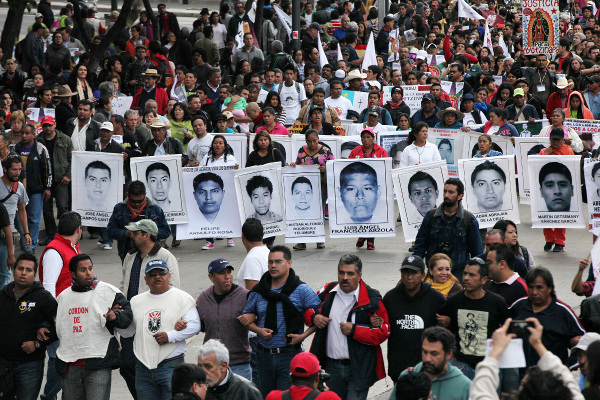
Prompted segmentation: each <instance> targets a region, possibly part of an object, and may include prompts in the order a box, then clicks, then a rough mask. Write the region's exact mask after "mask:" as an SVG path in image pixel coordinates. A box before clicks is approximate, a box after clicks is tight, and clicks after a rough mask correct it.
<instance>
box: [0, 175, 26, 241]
mask: <svg viewBox="0 0 600 400" xmlns="http://www.w3.org/2000/svg"><path fill="white" fill-rule="evenodd" d="M11 191H12V182H11V184H10V188H9V187H7V186H6V185H5V184H4V182H1V183H0V200H1V199H3V198H5V197H6V196H8V194H9V193H10V192H11ZM28 202H29V197H27V192H25V187H24V186H23V184H22V183H21V182H19V185H18V186H17V192H16V193H15V194H13V195H12V196H10V197H9V198H8V200H6V201H5V202H4V207H6V211H8V218H10V227H11V229H12V230H13V232H14V231H15V230H16V229H15V215H16V214H17V210H18V206H19V204H27V203H28Z"/></svg>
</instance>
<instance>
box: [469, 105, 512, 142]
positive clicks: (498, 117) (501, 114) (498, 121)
mask: <svg viewBox="0 0 600 400" xmlns="http://www.w3.org/2000/svg"><path fill="white" fill-rule="evenodd" d="M507 118H508V111H506V110H503V109H501V108H498V107H494V108H492V109H491V110H490V113H489V121H488V122H486V123H485V124H484V125H483V126H480V127H479V128H477V129H471V128H469V127H468V126H463V127H462V128H460V129H461V130H462V131H463V132H469V131H473V132H479V133H485V134H487V135H500V136H512V137H515V136H519V132H517V128H515V127H514V125H512V124H509V123H508V121H507V120H506V119H507Z"/></svg>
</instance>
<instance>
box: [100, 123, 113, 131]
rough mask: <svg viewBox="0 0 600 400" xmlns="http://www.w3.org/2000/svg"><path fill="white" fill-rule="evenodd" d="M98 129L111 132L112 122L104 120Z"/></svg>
mask: <svg viewBox="0 0 600 400" xmlns="http://www.w3.org/2000/svg"><path fill="white" fill-rule="evenodd" d="M100 130H106V131H111V132H112V131H114V128H113V124H112V122H110V121H104V122H103V123H102V125H100Z"/></svg>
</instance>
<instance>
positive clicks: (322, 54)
mask: <svg viewBox="0 0 600 400" xmlns="http://www.w3.org/2000/svg"><path fill="white" fill-rule="evenodd" d="M338 46H339V45H338ZM317 48H318V49H319V63H320V64H321V68H323V66H324V65H326V64H328V63H329V61H327V54H325V50H323V43H321V35H319V34H317Z"/></svg>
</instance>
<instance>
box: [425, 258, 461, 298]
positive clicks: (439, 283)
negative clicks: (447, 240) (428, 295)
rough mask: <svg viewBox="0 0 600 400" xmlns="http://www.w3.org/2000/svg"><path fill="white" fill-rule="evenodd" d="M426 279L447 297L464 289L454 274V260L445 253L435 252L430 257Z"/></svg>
mask: <svg viewBox="0 0 600 400" xmlns="http://www.w3.org/2000/svg"><path fill="white" fill-rule="evenodd" d="M425 281H426V282H429V283H431V287H432V288H434V289H435V290H437V291H438V292H440V293H441V294H443V295H444V296H445V297H449V296H452V295H453V294H454V293H456V292H459V291H461V290H463V287H462V285H461V284H460V282H459V281H458V279H457V278H456V277H455V276H454V275H452V260H451V259H450V257H448V256H447V255H446V254H443V253H437V254H434V255H433V256H431V258H430V259H429V265H428V266H427V275H425Z"/></svg>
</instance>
